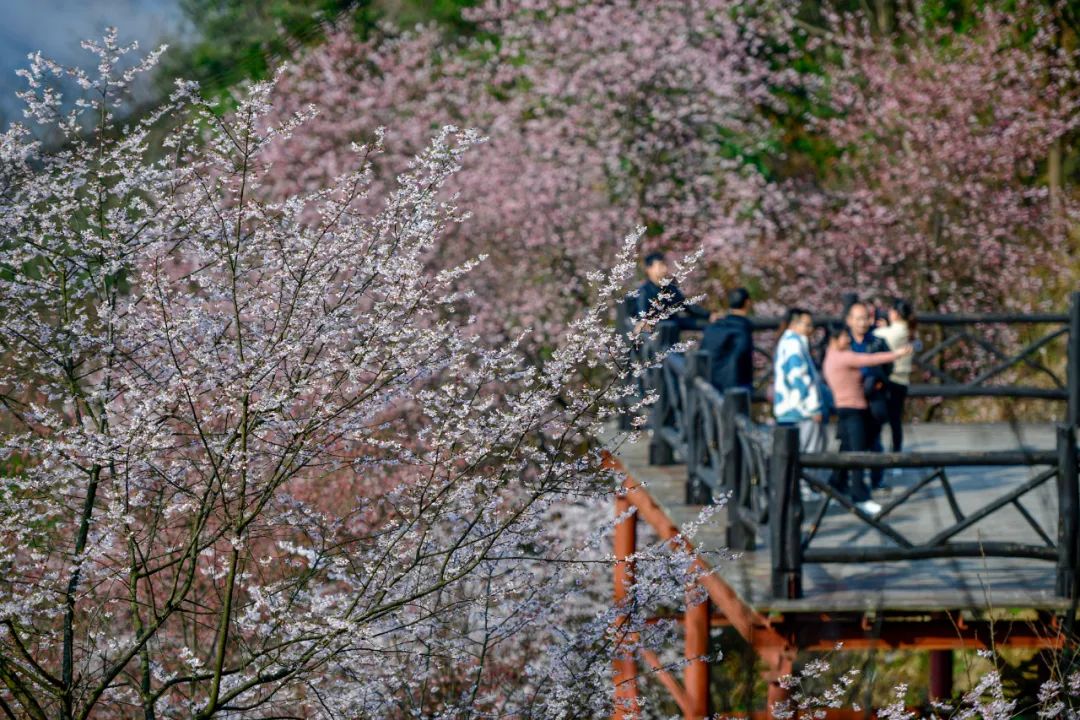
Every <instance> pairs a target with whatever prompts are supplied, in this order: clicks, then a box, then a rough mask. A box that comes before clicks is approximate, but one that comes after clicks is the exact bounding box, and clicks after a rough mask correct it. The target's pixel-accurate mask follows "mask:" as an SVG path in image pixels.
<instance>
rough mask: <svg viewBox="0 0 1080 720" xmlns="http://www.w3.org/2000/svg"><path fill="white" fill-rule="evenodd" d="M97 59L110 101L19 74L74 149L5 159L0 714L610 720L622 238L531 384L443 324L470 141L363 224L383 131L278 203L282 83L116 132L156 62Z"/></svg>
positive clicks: (459, 319) (453, 288) (626, 264)
mask: <svg viewBox="0 0 1080 720" xmlns="http://www.w3.org/2000/svg"><path fill="white" fill-rule="evenodd" d="M85 47H86V48H87V49H88V50H89V51H91V52H92V53H94V55H95V56H96V58H97V60H98V74H97V75H88V74H86V73H84V72H82V71H81V70H78V69H71V68H64V67H61V66H59V65H56V64H54V63H51V62H49V61H47V60H45V59H43V58H41V57H39V56H34V57H33V59H32V63H31V66H30V68H29V69H28V70H27V71H26V72H25V73H24V77H25V79H26V80H27V82H28V85H29V87H28V89H27V91H26V92H25V93H24V94H23V98H24V100H25V101H26V108H27V110H26V114H27V119H28V122H29V123H37V124H41V125H45V126H48V127H49V128H52V130H53V131H54V132H55V133H58V134H59V137H61V138H62V139H63V142H62V143H61V145H60V148H59V149H58V150H55V151H46V150H45V149H44V148H43V147H42V146H40V145H39V144H37V143H36V142H35V141H33V140H32V137H33V135H32V133H31V132H30V129H29V128H28V127H26V126H23V125H13V126H12V127H11V128H9V129H8V130H7V131H6V132H5V133H4V135H3V137H2V142H0V153H2V156H0V193H2V195H3V198H4V202H3V205H2V209H0V237H2V239H0V348H2V362H0V403H2V410H0V412H2V415H0V423H2V427H3V435H2V444H0V463H2V467H3V471H4V475H5V477H4V482H3V484H2V486H0V538H2V539H3V541H2V544H0V680H2V688H0V706H2V708H3V710H4V711H6V712H8V714H9V715H10V714H14V715H15V716H18V717H28V718H37V719H44V718H53V717H62V718H89V717H94V718H111V717H117V718H120V717H134V716H139V717H145V718H166V717H185V718H188V717H193V718H208V717H211V716H222V717H236V718H241V717H252V718H254V717H267V716H271V715H273V716H289V717H327V718H357V717H362V718H371V717H420V716H423V717H465V716H473V717H494V716H517V717H527V716H532V717H560V716H582V715H586V716H588V715H593V714H603V713H606V712H609V711H610V702H611V699H610V672H609V668H610V658H611V653H612V649H613V647H614V643H615V640H616V639H615V638H612V637H611V635H610V628H611V624H612V620H613V615H612V613H613V612H614V611H613V610H611V609H609V608H607V607H606V605H607V603H606V602H604V601H603V600H606V595H607V591H606V590H604V587H605V584H604V582H603V579H604V578H606V577H607V576H608V573H609V572H610V550H609V549H607V545H606V543H607V542H608V534H609V531H610V528H611V525H612V522H613V521H614V518H613V517H612V516H611V513H610V511H608V510H607V508H609V507H610V501H611V498H612V493H613V490H614V488H615V482H616V480H617V478H614V477H613V476H612V473H611V472H610V471H609V470H606V469H604V468H603V467H602V457H601V454H600V453H599V451H598V447H599V444H598V443H597V440H596V437H597V434H598V431H599V430H600V429H601V428H602V426H603V425H604V424H605V423H606V422H607V421H608V420H610V419H611V417H612V416H613V413H614V412H615V410H616V407H617V406H618V405H619V404H620V403H622V402H623V401H624V400H625V396H626V395H627V394H628V393H629V389H628V388H629V385H628V383H627V382H626V378H627V375H628V374H632V373H634V372H637V373H640V372H642V371H644V369H645V368H643V367H637V368H633V369H629V368H628V367H627V360H626V358H627V357H628V351H627V340H626V339H624V338H622V337H621V336H619V335H618V334H617V333H616V332H615V331H614V330H613V329H612V328H611V324H610V322H609V319H608V318H609V316H610V309H611V307H612V306H613V304H614V303H615V302H617V301H618V300H620V299H621V293H623V292H624V288H625V285H626V281H627V277H628V274H629V273H631V272H632V271H633V267H634V264H633V260H632V253H633V250H634V247H635V240H636V238H637V236H636V235H632V236H631V237H629V238H628V239H627V243H626V245H625V249H624V251H623V256H622V257H621V258H619V259H618V261H617V262H616V264H615V267H614V269H612V270H609V271H605V272H599V273H596V274H594V275H593V277H592V281H593V283H594V288H593V292H594V296H595V297H596V298H597V303H596V305H595V306H593V307H592V308H589V309H585V310H583V312H582V314H581V316H580V317H579V319H578V320H577V321H575V322H574V323H573V324H572V325H571V326H570V327H569V329H568V331H567V332H566V333H565V334H564V335H563V337H562V338H561V342H560V343H559V345H558V346H557V347H554V348H551V350H550V353H549V354H548V355H547V356H546V357H545V359H544V362H543V363H542V364H541V365H535V364H529V363H526V362H524V361H523V358H522V355H521V353H520V352H519V351H518V347H517V345H516V344H514V343H510V344H506V345H502V346H491V344H490V343H486V342H485V339H484V338H483V337H482V335H481V333H478V332H476V331H475V330H474V327H473V321H472V319H471V318H469V317H467V315H464V314H462V313H461V311H460V308H461V307H462V303H460V302H459V301H460V300H461V299H462V293H461V290H460V285H461V283H460V282H459V281H460V280H461V278H462V277H463V276H464V275H465V274H466V273H468V272H469V271H470V269H471V268H472V267H473V266H474V265H475V264H476V263H479V262H483V258H476V260H475V262H472V263H466V264H465V265H463V266H460V267H457V268H453V269H450V270H446V269H442V270H439V271H433V270H431V268H432V267H433V264H432V263H431V262H430V260H431V258H432V257H435V256H437V255H438V253H439V244H440V241H441V239H442V238H443V236H444V234H445V232H446V229H447V227H448V226H450V225H452V224H456V223H459V222H462V221H464V220H465V219H466V218H467V213H465V212H464V211H462V210H461V209H459V208H458V207H456V205H455V202H454V198H453V197H450V196H448V194H447V193H446V192H444V190H443V188H444V185H445V183H446V182H447V180H448V179H449V178H450V177H451V176H452V175H453V174H454V173H455V172H456V171H457V169H458V167H459V164H460V162H461V159H462V157H463V155H464V154H465V153H467V152H468V151H469V148H470V147H471V146H473V145H475V144H476V143H479V142H482V138H481V137H479V136H478V134H477V133H475V132H472V131H468V130H465V131H462V130H457V129H455V128H453V127H445V128H443V129H442V130H441V131H440V132H438V133H437V135H436V136H435V138H434V139H433V140H432V142H431V144H430V145H429V147H428V148H427V149H426V150H425V151H424V152H423V153H422V154H420V155H419V156H418V157H417V158H416V159H415V160H414V162H413V163H412V165H411V167H409V168H408V170H407V171H406V172H404V173H403V174H402V175H401V176H400V178H399V179H398V183H397V186H396V187H395V188H394V189H393V190H392V191H391V192H389V193H387V195H386V197H385V198H384V200H383V202H382V203H381V210H379V211H378V212H375V213H363V212H359V211H358V210H357V207H358V206H359V203H358V202H357V201H358V200H359V199H361V198H364V197H365V195H366V193H367V192H368V188H369V183H370V180H371V173H370V162H371V159H372V157H373V156H374V155H376V154H377V153H378V152H379V150H380V143H381V137H376V138H375V140H374V141H373V142H372V143H371V144H369V145H362V146H357V147H356V148H355V149H356V152H357V158H356V168H357V169H355V170H354V171H352V172H349V173H347V174H345V175H343V176H341V177H339V178H338V179H337V181H336V182H334V183H333V184H331V185H329V186H328V187H325V188H323V189H320V190H318V191H316V192H313V193H308V194H303V195H294V196H289V197H287V198H285V199H283V200H274V201H271V200H268V199H267V197H268V195H267V193H264V192H262V191H261V182H262V178H263V177H264V175H265V173H266V172H267V171H268V170H269V168H268V166H267V161H266V157H267V149H268V148H269V147H271V146H272V145H273V144H274V143H276V142H279V141H281V140H282V139H284V138H287V137H288V136H289V134H290V133H291V132H292V131H293V130H294V129H295V128H296V127H297V126H298V125H299V124H301V123H303V122H304V121H305V120H306V119H307V118H308V117H309V115H310V113H309V114H301V115H297V116H295V117H293V118H291V119H290V120H289V121H288V122H286V123H285V124H283V125H280V126H271V125H270V123H269V121H267V120H266V118H267V115H268V112H269V110H270V107H269V100H268V98H269V97H270V92H271V89H272V86H273V83H265V84H260V85H256V86H254V87H251V88H250V89H249V91H248V92H247V94H246V96H245V97H244V99H243V100H242V101H240V102H239V105H238V107H236V108H235V110H233V111H231V112H224V111H222V109H221V108H218V107H215V106H214V105H212V104H210V103H207V102H205V101H203V100H202V99H200V97H199V95H198V89H197V87H195V86H194V85H192V84H188V83H183V82H181V83H178V84H177V86H176V90H175V92H174V93H173V94H172V96H171V97H170V99H169V100H168V102H166V103H165V104H163V105H162V106H161V107H160V108H157V109H156V110H154V111H152V112H150V113H149V114H147V115H146V116H144V117H143V118H142V119H139V120H125V119H124V117H123V114H122V112H121V108H123V107H125V103H127V102H128V101H129V91H130V89H131V86H132V83H133V82H135V80H136V78H137V76H138V75H139V74H140V73H142V72H144V71H146V70H148V69H150V68H151V67H153V65H154V63H155V61H156V59H157V56H158V53H152V54H150V55H149V56H147V57H146V58H145V59H142V60H137V61H134V62H132V60H131V58H132V57H134V55H133V54H132V53H133V52H134V51H135V50H136V48H135V46H122V45H121V44H119V43H118V41H117V35H116V33H115V32H110V33H109V34H108V35H107V36H106V37H105V38H104V40H103V41H102V42H100V43H87V44H86V45H85ZM63 75H69V76H71V77H73V78H74V79H75V80H76V84H77V86H78V87H79V88H80V89H81V91H82V95H81V96H80V97H79V98H78V99H77V100H76V101H75V102H74V103H71V102H70V101H69V100H68V99H65V98H63V97H61V96H60V94H59V93H57V92H56V91H54V90H52V89H51V85H50V78H52V77H54V76H63ZM68 108H70V109H68ZM157 158H160V159H157ZM656 554H657V555H658V556H665V555H671V553H667V552H666V551H664V550H657V551H656ZM681 565H685V559H677V560H671V559H667V560H664V561H663V565H662V566H658V567H657V568H655V569H654V573H655V574H656V576H657V578H661V579H662V580H663V583H666V584H667V585H671V583H673V582H674V586H676V587H677V586H678V584H679V583H680V582H681V581H682V580H681V579H680V578H681V577H682V576H681V575H680V572H681V570H680V569H679V568H680V566H681ZM665 568H671V569H673V572H674V573H675V574H674V575H671V574H668V573H666V572H665V570H664V569H665ZM598 578H599V580H598ZM672 578H675V579H674V580H673V579H672ZM658 582H659V581H658ZM667 585H665V587H667ZM648 586H649V584H648V583H646V582H642V584H641V587H642V588H643V589H642V591H641V592H645V590H644V589H645V588H647V587H648ZM598 593H599V594H598ZM601 596H603V598H601Z"/></svg>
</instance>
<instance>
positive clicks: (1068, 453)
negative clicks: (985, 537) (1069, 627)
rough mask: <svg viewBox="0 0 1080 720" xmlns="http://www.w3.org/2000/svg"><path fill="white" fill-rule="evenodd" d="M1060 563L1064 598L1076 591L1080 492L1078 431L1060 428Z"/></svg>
mask: <svg viewBox="0 0 1080 720" xmlns="http://www.w3.org/2000/svg"><path fill="white" fill-rule="evenodd" d="M1057 454H1058V473H1057V483H1058V537H1057V546H1058V564H1057V584H1056V590H1057V594H1058V595H1059V596H1060V597H1072V596H1073V593H1074V592H1075V591H1076V581H1077V577H1076V573H1077V568H1076V563H1077V560H1078V557H1077V540H1078V525H1080V490H1078V488H1077V459H1076V428H1075V426H1073V425H1058V428H1057Z"/></svg>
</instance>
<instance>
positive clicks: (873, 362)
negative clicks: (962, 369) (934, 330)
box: [822, 307, 911, 515]
mask: <svg viewBox="0 0 1080 720" xmlns="http://www.w3.org/2000/svg"><path fill="white" fill-rule="evenodd" d="M863 311H864V312H865V307H864V308H863ZM910 354H911V346H910V345H905V346H904V347H902V348H900V349H898V350H895V351H892V350H887V351H885V352H873V353H867V352H861V353H860V352H855V351H854V350H853V349H852V347H851V335H850V334H849V333H848V332H847V330H839V331H837V332H834V333H833V334H832V337H831V338H830V340H829V349H828V351H827V352H826V353H825V363H824V366H823V368H822V373H823V374H824V376H825V381H826V382H827V383H828V384H829V389H830V390H832V394H833V399H834V402H835V403H836V410H837V415H838V417H839V431H840V451H841V452H864V451H866V450H869V449H870V442H869V440H870V439H869V437H868V436H867V434H866V430H867V428H868V427H873V426H872V425H871V424H870V423H869V422H868V420H867V416H868V415H869V414H870V411H869V404H868V403H867V400H866V392H865V389H864V379H863V376H862V372H861V370H862V369H863V368H867V367H881V366H885V365H888V364H889V363H892V362H895V361H896V360H898V359H900V358H903V357H907V356H908V355H910ZM877 427H878V428H879V431H880V427H881V426H880V425H878V426H877ZM829 484H830V485H832V486H833V487H834V488H836V489H837V490H838V491H840V492H843V493H847V494H848V495H849V496H850V497H851V499H852V501H853V502H854V503H855V506H856V507H858V508H859V510H861V511H862V512H864V513H866V514H868V515H876V514H878V513H879V512H881V505H879V504H877V503H876V502H874V501H873V500H871V499H870V490H869V489H868V488H867V487H866V480H865V478H864V477H863V471H862V470H852V471H851V472H850V477H849V472H848V471H847V470H839V471H837V472H834V473H833V476H832V478H830V480H829Z"/></svg>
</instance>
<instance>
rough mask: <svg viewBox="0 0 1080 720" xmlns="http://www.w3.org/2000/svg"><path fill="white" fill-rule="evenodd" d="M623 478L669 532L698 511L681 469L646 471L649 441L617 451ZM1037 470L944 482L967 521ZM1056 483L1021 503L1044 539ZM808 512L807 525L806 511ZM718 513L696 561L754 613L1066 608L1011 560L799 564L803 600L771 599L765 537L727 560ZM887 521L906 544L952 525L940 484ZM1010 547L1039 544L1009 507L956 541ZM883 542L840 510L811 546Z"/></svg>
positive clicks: (1048, 582) (950, 444) (964, 475)
mask: <svg viewBox="0 0 1080 720" xmlns="http://www.w3.org/2000/svg"><path fill="white" fill-rule="evenodd" d="M905 433H906V437H905V449H906V450H918V451H955V450H989V449H993V450H1015V449H1021V448H1025V449H1051V448H1053V447H1054V443H1055V438H1054V428H1053V426H1052V425H1019V426H1014V425H1007V424H971V425H959V424H948V425H945V424H934V423H928V424H920V425H912V426H909V427H907V428H905ZM616 455H617V457H618V458H619V459H620V460H621V461H622V463H623V465H624V467H626V469H627V472H628V473H629V474H630V475H631V476H633V477H634V478H635V479H636V480H638V481H639V482H642V483H644V484H645V485H646V488H647V489H648V491H649V493H650V494H651V495H652V496H653V497H654V498H655V499H656V501H657V502H658V503H659V504H660V505H661V507H662V508H663V509H664V511H665V512H666V513H667V514H668V516H669V517H670V518H671V519H672V520H673V521H674V523H675V524H676V526H678V527H680V528H682V527H686V526H687V524H688V523H690V522H692V521H694V520H696V519H697V518H698V514H699V512H700V507H697V506H688V505H686V504H685V483H686V474H685V473H686V470H685V467H684V466H683V465H674V466H667V467H657V466H651V465H649V464H648V438H647V437H646V436H642V437H641V438H640V439H639V441H638V442H636V443H633V444H630V443H626V444H623V445H622V446H621V447H619V448H618V450H617V452H616ZM1042 469H1045V468H1038V467H1036V468H979V467H972V468H954V469H948V470H947V474H948V476H949V480H950V483H951V485H952V488H953V491H954V493H955V494H956V498H957V502H958V504H959V505H960V507H961V510H962V511H963V512H964V514H965V515H966V514H969V513H970V512H972V511H973V510H975V509H976V508H978V507H981V506H983V505H985V504H986V503H987V502H989V501H990V500H991V499H992V498H994V497H997V496H999V495H1001V494H1003V493H1005V492H1007V491H1009V490H1010V489H1012V488H1014V487H1016V486H1017V485H1019V484H1021V483H1023V482H1024V481H1026V480H1027V479H1029V478H1030V477H1032V476H1034V475H1035V474H1037V473H1038V472H1039V471H1040V470H1042ZM927 472H930V471H929V470H919V469H907V470H904V474H903V476H902V477H901V478H898V479H897V478H893V477H891V476H887V479H888V480H889V482H890V484H892V485H893V487H894V488H895V490H894V492H899V491H901V490H902V489H903V488H904V487H907V486H909V485H910V484H913V483H914V482H916V481H917V480H918V478H920V477H922V476H923V474H925V473H927ZM1056 494H1057V491H1056V485H1055V481H1054V480H1053V479H1050V480H1048V481H1047V482H1046V483H1045V484H1043V485H1042V486H1041V487H1040V488H1037V489H1036V490H1034V491H1032V492H1030V493H1029V494H1027V495H1026V496H1024V498H1023V499H1022V502H1023V504H1024V507H1025V508H1026V509H1027V511H1028V512H1029V513H1030V514H1031V515H1032V516H1033V517H1034V518H1035V519H1036V521H1037V522H1038V523H1039V524H1040V525H1041V527H1042V528H1043V530H1044V531H1045V532H1046V534H1047V535H1049V536H1050V537H1051V538H1054V537H1055V536H1056V534H1057V500H1056ZM814 507H815V506H813V505H809V504H808V505H807V508H806V514H807V516H808V519H809V517H810V516H811V514H812V513H813V511H814ZM724 515H725V514H724V513H722V512H721V513H716V514H714V515H713V516H712V518H710V519H709V520H708V521H706V522H705V523H704V524H703V525H702V526H701V527H700V528H699V530H698V531H697V533H696V534H695V535H694V537H693V538H692V541H693V542H694V544H695V546H697V547H698V549H699V551H700V552H701V554H702V556H703V557H704V559H705V560H706V561H707V562H709V564H710V565H711V566H712V567H714V568H715V569H716V571H717V572H718V574H719V575H720V576H721V577H722V578H723V579H724V580H725V582H727V583H728V584H729V585H731V586H732V587H733V588H734V589H735V591H736V592H737V593H738V594H739V595H740V597H741V598H742V599H743V600H744V601H745V602H747V603H748V604H750V605H752V606H753V607H755V608H756V609H758V610H759V611H760V612H830V611H831V612H839V611H875V612H876V611H881V612H884V611H918V610H921V611H936V610H954V611H957V610H972V611H985V610H987V609H998V610H1008V609H1014V608H1017V609H1019V608H1023V609H1047V610H1049V609H1063V608H1067V607H1068V604H1069V603H1068V601H1067V600H1063V599H1061V598H1058V597H1057V596H1056V595H1055V594H1054V578H1055V567H1054V564H1053V563H1050V562H1046V561H1039V560H1026V559H1011V558H973V559H935V560H919V561H903V562H899V561H898V562H876V563H858V564H841V563H835V564H810V563H808V564H806V565H805V566H804V568H803V590H804V598H802V599H799V600H781V599H773V598H772V597H771V596H770V584H771V583H770V554H769V549H768V547H767V546H766V545H765V542H766V541H767V537H760V536H759V538H758V547H757V549H756V550H755V551H753V552H747V553H743V554H741V555H740V556H738V557H737V558H735V559H731V558H729V557H728V553H727V552H726V551H724V537H725V523H724ZM888 520H889V522H890V524H892V526H893V527H894V528H895V529H896V530H898V531H899V532H900V533H901V534H903V535H904V536H905V537H907V538H909V539H911V540H913V541H921V540H926V539H928V538H929V537H931V536H933V535H934V534H936V533H937V532H939V531H940V530H942V529H943V528H945V527H947V526H949V525H951V524H952V523H953V522H954V518H953V514H952V512H951V510H950V508H949V505H948V503H947V501H946V498H945V494H944V492H943V490H942V487H941V485H940V483H938V482H934V483H932V484H931V485H929V486H927V487H925V488H923V489H922V490H920V491H919V492H918V493H917V494H916V495H914V496H913V497H911V498H910V499H909V500H908V501H907V502H906V503H905V504H904V505H902V506H900V507H899V508H897V509H896V510H894V511H893V512H892V513H891V514H890V515H889V516H888ZM980 538H982V539H986V540H991V539H992V540H995V541H1014V542H1024V543H1032V544H1042V541H1041V540H1040V538H1039V536H1038V534H1037V533H1036V532H1035V531H1034V530H1033V529H1032V528H1031V527H1030V525H1029V524H1028V523H1027V521H1026V520H1024V518H1023V516H1022V515H1021V514H1020V512H1019V511H1017V510H1016V509H1015V508H1013V507H1011V506H1008V507H1005V508H1002V509H1001V510H999V511H997V512H996V513H994V514H993V515H991V516H990V517H988V518H986V519H984V520H982V521H981V522H980V523H978V524H976V525H975V526H974V527H973V528H971V529H969V530H967V531H965V532H963V533H961V534H959V535H957V536H956V537H955V538H954V539H955V540H956V541H978V540H979V539H980ZM851 544H866V545H868V546H870V545H884V544H891V541H889V540H888V539H887V538H884V537H882V536H881V535H880V534H879V533H878V532H877V531H876V530H874V529H873V528H871V527H869V526H868V525H866V524H865V523H862V522H860V521H859V520H858V519H857V518H855V517H854V516H853V515H851V514H850V513H848V512H847V511H845V510H844V509H843V508H841V507H837V506H835V504H834V505H833V506H830V509H829V511H828V513H827V514H826V516H825V519H824V520H823V522H822V525H821V528H820V530H819V531H818V535H817V537H816V538H815V539H814V542H813V543H812V545H811V547H827V546H840V545H851Z"/></svg>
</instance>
